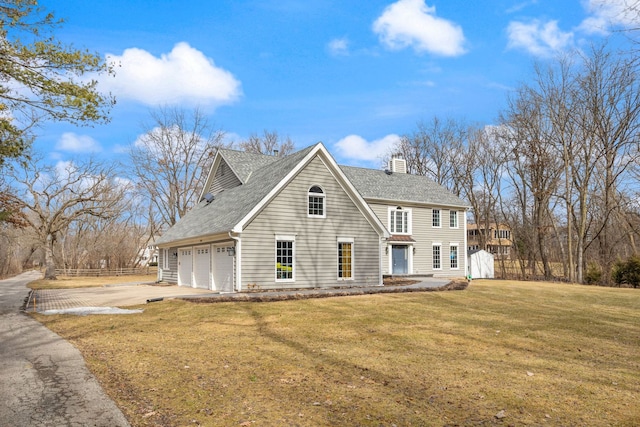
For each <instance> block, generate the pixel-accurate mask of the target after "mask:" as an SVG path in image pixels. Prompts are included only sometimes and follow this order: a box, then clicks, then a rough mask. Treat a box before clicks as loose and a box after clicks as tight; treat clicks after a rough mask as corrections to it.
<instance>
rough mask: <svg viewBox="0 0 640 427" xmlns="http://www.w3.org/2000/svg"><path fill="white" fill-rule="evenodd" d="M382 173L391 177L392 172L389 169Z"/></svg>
mask: <svg viewBox="0 0 640 427" xmlns="http://www.w3.org/2000/svg"><path fill="white" fill-rule="evenodd" d="M384 173H386V174H387V175H391V174H392V173H393V172H391V171H390V170H389V169H385V170H384Z"/></svg>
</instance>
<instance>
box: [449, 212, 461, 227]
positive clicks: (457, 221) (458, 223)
mask: <svg viewBox="0 0 640 427" xmlns="http://www.w3.org/2000/svg"><path fill="white" fill-rule="evenodd" d="M454 213H455V219H456V225H455V226H454V227H452V226H451V217H452V216H451V214H454ZM449 228H453V229H459V228H460V218H459V215H458V211H454V210H450V211H449Z"/></svg>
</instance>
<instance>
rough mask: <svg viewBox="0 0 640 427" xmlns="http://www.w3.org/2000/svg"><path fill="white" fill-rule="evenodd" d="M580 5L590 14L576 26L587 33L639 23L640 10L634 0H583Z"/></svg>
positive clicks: (606, 30)
mask: <svg viewBox="0 0 640 427" xmlns="http://www.w3.org/2000/svg"><path fill="white" fill-rule="evenodd" d="M582 5H583V7H584V8H585V10H586V11H587V12H588V13H589V14H590V16H589V17H587V18H586V19H585V20H584V21H582V23H581V24H580V26H579V27H578V28H579V30H581V31H584V32H586V33H588V34H607V33H608V32H609V29H610V28H611V27H617V26H621V27H624V28H629V27H632V26H637V25H638V24H640V11H639V10H638V5H637V2H635V1H630V0H583V1H582Z"/></svg>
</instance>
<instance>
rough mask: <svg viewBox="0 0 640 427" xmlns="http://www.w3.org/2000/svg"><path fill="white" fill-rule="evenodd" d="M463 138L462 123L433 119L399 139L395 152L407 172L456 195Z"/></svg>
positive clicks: (465, 134) (463, 126)
mask: <svg viewBox="0 0 640 427" xmlns="http://www.w3.org/2000/svg"><path fill="white" fill-rule="evenodd" d="M466 138H467V126H466V125H465V123H464V122H462V121H459V120H455V119H453V118H448V119H446V120H442V119H440V118H439V117H436V116H434V117H433V119H432V120H431V121H429V122H419V123H418V129H417V130H416V131H415V132H413V133H412V134H410V135H405V136H403V137H402V138H401V140H400V143H399V144H398V146H397V147H396V148H395V152H399V153H401V154H402V155H403V157H404V159H405V160H406V161H407V172H409V173H412V174H415V175H423V176H427V177H429V178H431V179H432V180H434V181H435V182H437V183H438V184H440V185H442V186H444V187H446V188H448V189H449V190H450V191H452V192H453V193H454V194H456V195H459V194H460V192H461V188H460V185H459V181H458V179H457V170H458V169H459V168H460V167H461V165H460V163H461V153H462V151H464V149H465V147H464V145H465V141H466Z"/></svg>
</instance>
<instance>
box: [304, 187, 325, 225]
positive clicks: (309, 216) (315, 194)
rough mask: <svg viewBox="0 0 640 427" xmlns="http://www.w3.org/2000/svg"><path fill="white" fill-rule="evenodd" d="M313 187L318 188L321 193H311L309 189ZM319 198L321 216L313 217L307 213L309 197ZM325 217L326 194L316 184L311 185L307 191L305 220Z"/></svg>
mask: <svg viewBox="0 0 640 427" xmlns="http://www.w3.org/2000/svg"><path fill="white" fill-rule="evenodd" d="M313 187H318V188H319V189H321V190H322V193H311V192H310V191H311V189H312V188H313ZM311 196H313V197H321V198H322V215H313V214H310V213H309V197H311ZM326 217H327V195H326V192H325V191H324V188H322V186H320V185H318V184H313V185H312V186H311V187H309V189H308V190H307V218H326Z"/></svg>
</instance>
